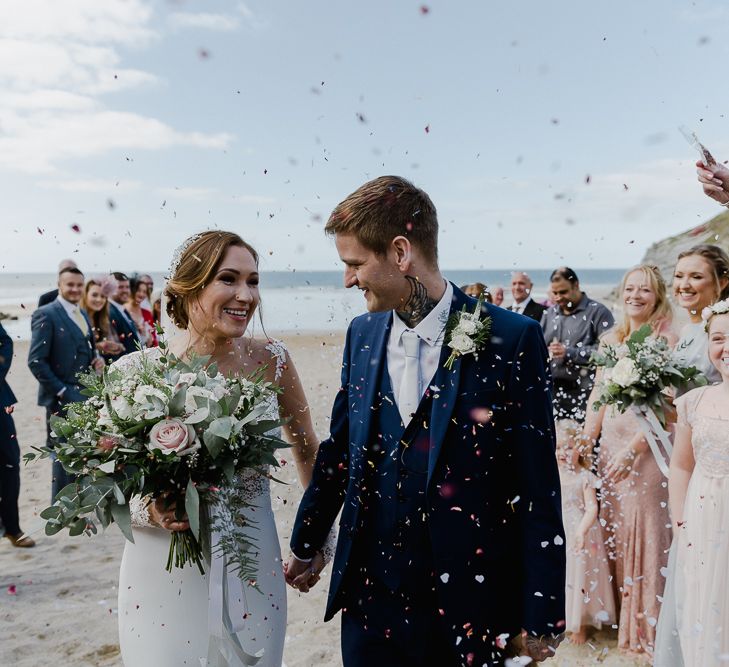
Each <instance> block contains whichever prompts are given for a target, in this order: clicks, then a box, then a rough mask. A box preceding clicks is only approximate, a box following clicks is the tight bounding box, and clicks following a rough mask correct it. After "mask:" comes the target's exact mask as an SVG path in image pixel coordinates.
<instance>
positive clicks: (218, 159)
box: [0, 0, 729, 271]
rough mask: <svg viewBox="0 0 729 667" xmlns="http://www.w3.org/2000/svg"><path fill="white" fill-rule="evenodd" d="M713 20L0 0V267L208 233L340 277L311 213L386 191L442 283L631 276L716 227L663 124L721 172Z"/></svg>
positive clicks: (606, 13)
mask: <svg viewBox="0 0 729 667" xmlns="http://www.w3.org/2000/svg"><path fill="white" fill-rule="evenodd" d="M728 20H729V6H726V5H724V4H722V3H716V2H704V1H698V2H688V1H672V0H641V1H640V2H635V0H612V1H611V2H595V1H587V2H586V1H585V0H565V1H562V2H559V1H554V2H544V0H523V1H522V2H518V3H517V2H514V3H504V2H491V1H486V0H483V1H479V2H477V1H476V0H463V1H458V2H454V1H453V0H432V1H427V0H426V4H423V3H420V2H412V1H409V0H398V1H393V0H368V1H367V2H349V1H345V0H342V1H341V2H334V1H332V0H329V1H324V0H309V1H307V2H301V1H300V0H278V1H276V0H265V1H264V0H246V2H245V3H243V2H237V1H224V0H220V1H215V0H206V1H205V2H192V1H188V2H185V1H183V0H178V1H168V2H145V1H143V0H103V1H100V0H63V1H62V2H59V1H57V0H16V1H13V0H5V1H4V2H3V3H2V5H1V7H0V90H1V91H2V92H1V93H0V183H2V186H1V187H0V193H1V196H0V215H1V216H2V228H3V243H2V253H1V254H0V264H1V266H0V270H2V271H53V270H55V266H56V264H57V262H58V260H59V259H60V258H62V257H65V256H76V257H77V259H78V261H79V263H80V265H81V266H82V268H87V269H88V270H103V269H116V268H122V269H125V270H132V269H149V270H162V269H164V268H165V267H166V266H167V264H168V259H169V256H170V254H171V252H172V250H173V248H174V247H175V246H176V245H177V244H178V243H179V242H180V241H181V240H182V239H183V238H185V236H187V235H188V234H190V233H193V232H195V231H200V230H202V229H205V228H209V227H214V226H217V227H220V228H223V229H231V230H234V231H237V232H239V233H240V234H241V235H243V236H244V237H245V238H246V239H247V240H249V241H251V242H252V243H253V244H254V245H255V246H256V247H257V248H258V249H259V250H260V251H261V254H262V255H263V257H264V268H267V269H292V268H294V269H298V270H305V269H334V268H338V262H337V257H336V253H335V250H334V247H333V244H332V243H331V241H329V240H327V239H326V238H325V237H324V236H323V234H322V231H321V230H322V227H323V224H324V221H325V220H326V217H327V215H328V214H329V212H330V211H331V209H332V208H333V207H334V205H336V203H337V202H338V201H339V200H341V199H342V198H344V197H345V196H346V195H347V194H348V193H349V192H351V191H352V190H354V189H355V188H356V187H358V186H359V185H361V184H362V183H363V182H364V181H366V180H368V179H369V178H372V177H375V176H378V175H381V174H392V173H394V174H400V175H403V176H405V177H407V178H410V179H412V180H413V181H414V182H415V183H416V184H417V185H419V186H420V187H422V188H424V189H425V190H426V191H427V192H428V193H429V194H430V195H431V197H432V199H433V201H434V202H435V204H436V207H437V208H438V212H439V219H440V223H441V230H442V233H441V241H440V242H441V253H440V254H441V264H442V265H443V266H444V267H446V268H478V267H486V268H510V267H515V266H521V267H530V268H540V267H553V266H555V265H557V264H561V263H568V264H570V265H572V266H576V267H588V266H594V267H615V266H618V267H620V266H627V265H630V264H632V263H635V262H637V261H639V260H640V258H641V256H642V254H643V252H644V250H645V248H646V247H647V246H648V245H650V243H652V242H653V241H655V240H658V239H660V238H662V237H664V236H666V235H669V234H673V233H677V232H680V231H683V230H684V229H687V228H689V227H692V226H694V225H695V224H698V223H699V222H700V221H702V220H704V219H706V218H708V217H710V216H711V215H713V214H715V213H717V212H720V211H721V209H720V208H718V207H717V206H715V205H712V204H711V202H709V200H708V199H706V198H704V197H703V196H702V195H701V193H700V190H699V188H698V186H697V185H696V182H695V175H694V170H693V162H694V161H695V155H694V153H693V152H692V150H691V148H690V146H688V144H687V143H686V142H685V141H684V139H683V138H682V137H681V135H680V134H679V133H678V131H677V126H678V125H680V124H686V125H687V126H689V127H690V128H692V129H694V130H695V131H696V132H697V133H698V134H699V136H700V138H701V139H702V140H703V141H704V143H705V144H706V145H707V146H708V147H709V148H710V149H711V150H712V151H713V152H714V154H715V155H716V157H717V158H720V159H726V158H729V123H728V122H727V118H726V117H725V113H724V112H725V110H726V111H727V112H729V104H727V101H728V97H729V87H728V86H727V83H726V77H725V76H723V75H722V74H721V72H723V71H725V69H726V63H727V60H728V59H729V46H728V45H729V39H727V37H726V30H725V27H726V26H727V25H728V23H727V21H728ZM74 226H75V227H74ZM74 229H75V230H78V231H74Z"/></svg>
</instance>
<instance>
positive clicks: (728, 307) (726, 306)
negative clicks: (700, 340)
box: [701, 299, 729, 331]
mask: <svg viewBox="0 0 729 667" xmlns="http://www.w3.org/2000/svg"><path fill="white" fill-rule="evenodd" d="M727 313H729V299H724V300H723V301H717V302H716V303H714V304H712V305H710V306H706V308H704V309H703V310H702V311H701V319H702V320H704V329H706V331H708V330H709V321H710V320H711V318H712V317H714V315H726V314H727Z"/></svg>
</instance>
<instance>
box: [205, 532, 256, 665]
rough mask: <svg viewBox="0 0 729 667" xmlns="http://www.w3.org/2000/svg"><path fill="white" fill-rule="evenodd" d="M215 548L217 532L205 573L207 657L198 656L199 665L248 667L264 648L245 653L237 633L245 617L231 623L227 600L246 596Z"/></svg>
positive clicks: (240, 598) (253, 663)
mask: <svg viewBox="0 0 729 667" xmlns="http://www.w3.org/2000/svg"><path fill="white" fill-rule="evenodd" d="M217 547H218V535H217V533H216V532H213V534H212V535H211V557H210V573H209V576H208V586H209V592H208V632H209V634H210V640H209V642H208V657H207V660H205V659H201V660H200V665H201V667H249V666H252V665H256V664H258V662H259V661H260V659H261V658H262V657H263V649H261V650H260V651H258V653H256V655H251V654H250V653H247V652H246V650H245V649H244V648H243V646H242V645H241V642H240V639H239V638H238V635H237V633H238V632H240V631H241V630H242V629H243V626H244V624H245V619H243V617H242V616H241V619H240V620H239V621H237V622H235V623H234V622H233V620H232V619H231V616H230V601H231V600H243V599H245V591H244V590H243V582H242V581H241V578H240V577H239V576H238V575H237V573H235V572H230V571H229V569H228V561H227V558H226V557H225V555H224V554H223V553H222V552H221V551H220V549H218V548H217ZM216 553H217V555H216Z"/></svg>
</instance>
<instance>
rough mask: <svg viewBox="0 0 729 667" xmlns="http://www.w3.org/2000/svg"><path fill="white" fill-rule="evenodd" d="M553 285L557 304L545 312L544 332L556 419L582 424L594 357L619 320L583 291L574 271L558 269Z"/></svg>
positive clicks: (551, 280)
mask: <svg viewBox="0 0 729 667" xmlns="http://www.w3.org/2000/svg"><path fill="white" fill-rule="evenodd" d="M549 282H550V289H551V291H552V295H553V298H554V301H555V305H554V306H552V307H551V308H548V309H547V310H546V311H545V312H544V316H543V317H542V330H543V332H544V339H545V341H546V342H547V345H548V346H549V356H550V368H551V371H552V379H553V381H554V386H553V399H554V411H555V416H556V417H557V419H576V420H577V421H580V422H581V421H584V419H585V407H586V405H587V397H588V396H589V394H590V390H591V389H592V384H593V380H594V373H593V371H592V369H591V367H590V357H591V356H592V353H593V352H594V351H595V350H596V349H597V346H598V342H599V338H600V336H601V335H602V334H604V333H605V332H606V331H607V330H608V329H610V328H611V327H612V326H613V324H614V322H615V320H614V318H613V315H612V313H611V312H610V310H609V309H608V308H607V307H606V306H604V305H603V304H601V303H598V302H597V301H594V300H592V299H590V297H588V296H587V294H585V293H584V292H583V291H582V289H581V288H580V281H579V279H578V278H577V274H576V273H575V272H574V271H573V270H572V269H570V268H568V267H566V266H563V267H560V268H559V269H555V270H554V271H553V272H552V275H551V276H550V278H549Z"/></svg>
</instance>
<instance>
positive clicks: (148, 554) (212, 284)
mask: <svg viewBox="0 0 729 667" xmlns="http://www.w3.org/2000/svg"><path fill="white" fill-rule="evenodd" d="M258 283H259V274H258V254H257V253H256V251H255V250H254V249H253V248H252V247H251V246H250V245H249V244H248V243H246V242H245V241H243V239H241V238H240V237H239V236H238V235H237V234H234V233H232V232H221V231H208V232H204V233H202V234H198V235H195V236H193V237H191V238H189V239H188V240H187V241H185V243H183V245H182V246H181V247H180V249H179V250H178V251H177V253H176V257H175V260H174V261H173V264H172V267H171V269H170V276H169V282H168V283H167V287H166V289H165V295H166V297H167V313H168V315H169V316H170V318H171V320H172V322H173V324H174V326H175V327H177V329H179V334H178V335H177V336H175V337H174V338H173V339H172V340H171V341H170V344H169V347H170V351H171V352H172V353H173V354H175V355H176V356H178V357H180V358H185V357H189V355H190V354H192V353H194V354H196V355H210V357H211V363H212V362H215V363H217V365H218V368H219V369H220V371H221V372H222V373H223V374H225V375H242V376H247V375H249V374H251V373H253V372H255V371H258V370H260V369H264V371H265V378H266V380H267V381H269V382H272V383H274V384H276V385H278V386H279V387H280V388H281V389H282V390H283V391H282V393H281V394H279V395H278V403H279V404H278V406H277V405H275V404H273V405H272V406H271V409H272V412H273V414H272V418H274V419H275V418H277V417H278V415H277V414H276V411H277V410H278V411H279V413H280V415H281V417H282V418H284V419H289V421H288V422H287V423H286V425H285V426H284V427H283V431H284V436H285V437H286V439H287V440H288V441H289V442H290V443H291V444H292V446H293V455H294V459H295V461H296V467H297V471H298V475H299V479H300V480H301V483H302V485H303V486H304V487H306V486H307V485H308V483H309V481H310V480H311V470H312V466H313V463H314V459H315V457H316V447H317V444H318V440H317V439H316V435H315V433H314V428H313V425H312V421H311V415H310V413H309V407H308V405H307V402H306V397H305V395H304V390H303V388H302V385H301V381H300V379H299V377H298V375H297V373H296V369H295V367H294V364H293V362H292V360H291V357H290V355H289V354H288V352H287V350H286V348H285V347H284V345H283V344H282V343H281V342H279V341H269V340H259V339H256V338H252V337H250V336H248V337H244V334H245V332H246V329H247V328H248V325H249V323H250V322H251V321H252V319H253V315H254V313H255V311H256V308H257V307H258V305H259V303H260V296H259V291H258ZM142 354H145V355H147V357H149V356H150V355H151V356H153V357H154V356H155V355H156V356H159V354H160V352H159V348H152V349H150V350H147V351H144V352H137V353H135V354H133V355H129V356H127V357H123V358H122V360H120V361H119V362H117V364H134V363H139V359H140V355H142ZM238 484H239V485H240V487H241V488H239V489H238V491H239V492H242V493H243V495H244V497H245V499H246V500H247V502H248V504H249V507H248V509H247V510H246V511H245V512H244V514H245V516H244V517H243V519H244V521H245V524H246V525H247V526H248V527H249V531H250V534H251V536H252V537H253V539H254V540H255V548H256V549H257V554H255V558H256V561H257V563H258V576H257V580H256V582H255V584H256V585H255V587H254V586H253V585H251V584H250V583H249V582H243V581H241V580H240V578H238V577H237V576H236V574H235V573H234V572H230V571H228V570H227V569H226V563H225V560H224V557H223V556H220V555H215V553H214V554H213V556H212V560H211V564H210V566H209V567H208V568H207V571H206V573H205V575H201V574H200V572H199V570H198V569H197V567H196V566H194V565H188V566H186V567H185V568H184V569H174V570H173V571H172V572H171V573H168V572H166V571H165V569H164V563H165V559H166V557H167V552H168V549H169V533H168V531H180V530H186V529H187V528H188V527H189V524H188V522H187V521H186V520H178V519H176V518H175V511H174V508H169V507H166V506H165V504H164V501H163V499H162V498H155V499H150V498H146V499H134V500H133V502H132V503H131V507H130V510H131V514H132V524H133V526H134V543H131V542H127V543H126V546H125V548H124V555H123V557H122V562H121V572H120V575H119V643H120V645H121V653H122V659H123V661H124V665H125V666H126V667H146V666H148V665H154V666H155V667H179V666H180V665H192V666H194V667H200V666H204V667H228V666H230V667H238V666H239V665H254V664H255V665H259V667H278V666H279V665H281V661H282V655H283V645H284V637H285V633H286V586H285V581H284V576H283V567H282V561H281V552H280V547H279V541H278V536H277V534H276V526H275V523H274V518H273V511H272V507H271V497H270V492H269V479H268V478H267V477H266V476H265V475H262V474H259V473H256V472H254V471H250V470H249V471H246V472H245V473H243V474H242V475H241V476H240V478H239V479H238ZM221 511H222V512H225V508H222V510H221ZM236 519H238V520H239V519H240V518H239V517H232V516H231V517H229V520H230V521H231V522H233V521H236ZM212 541H213V542H214V541H215V536H213V540H212ZM323 565H324V557H323V555H322V554H318V556H317V558H316V559H315V560H314V561H313V562H312V564H311V578H310V582H309V584H310V585H313V584H315V583H316V581H317V580H318V578H319V571H320V570H321V568H322V567H323Z"/></svg>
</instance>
